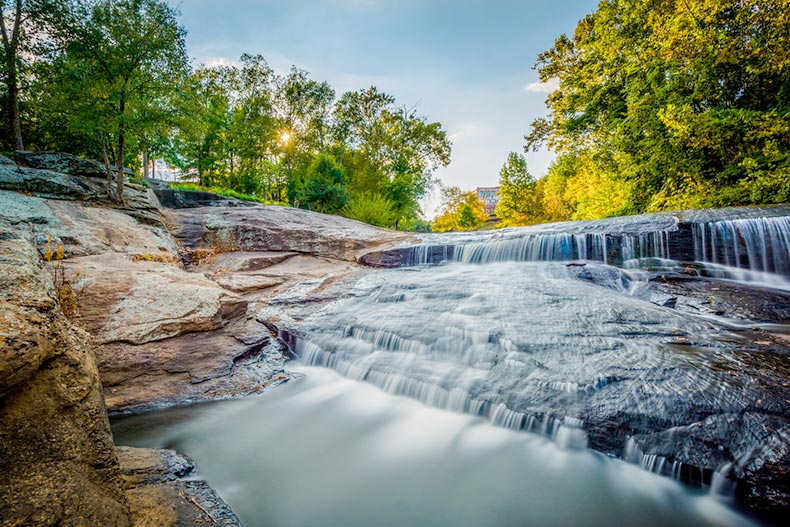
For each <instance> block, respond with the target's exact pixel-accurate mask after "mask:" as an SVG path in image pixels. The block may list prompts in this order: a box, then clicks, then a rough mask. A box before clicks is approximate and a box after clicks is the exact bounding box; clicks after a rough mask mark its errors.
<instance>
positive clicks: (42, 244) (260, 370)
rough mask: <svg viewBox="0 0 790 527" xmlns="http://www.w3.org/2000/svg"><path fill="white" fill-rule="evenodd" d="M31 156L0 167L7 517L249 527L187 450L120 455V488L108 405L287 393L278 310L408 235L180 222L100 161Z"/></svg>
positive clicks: (275, 212) (221, 211)
mask: <svg viewBox="0 0 790 527" xmlns="http://www.w3.org/2000/svg"><path fill="white" fill-rule="evenodd" d="M15 157H16V161H17V162H18V163H19V164H20V165H23V166H17V164H15V163H14V162H13V161H11V160H10V159H8V158H5V157H4V158H2V159H0V286H1V287H0V399H2V406H1V407H0V518H2V523H3V524H4V525H5V524H8V525H28V524H35V525H113V526H123V525H129V524H130V522H132V521H136V522H137V523H138V524H143V525H190V524H195V525H199V524H202V523H205V522H209V523H213V524H217V525H237V524H238V523H237V520H236V519H235V516H234V515H233V514H232V512H231V511H230V510H229V509H228V508H227V506H226V505H225V504H224V503H223V502H222V500H220V499H219V498H218V497H217V496H216V495H215V494H214V493H213V491H211V489H209V488H208V486H207V485H206V484H205V483H204V482H199V481H191V480H190V481H186V480H182V479H179V478H180V477H182V476H184V475H185V474H186V472H184V473H181V472H179V470H176V469H175V468H174V467H175V465H178V463H175V464H174V461H173V460H174V459H182V458H178V456H175V454H167V455H165V454H162V453H147V454H145V455H143V454H142V453H140V452H137V453H130V452H129V451H123V450H122V451H121V453H122V458H123V462H124V472H123V476H124V479H123V480H122V479H121V474H120V472H119V465H118V461H117V458H116V453H115V450H114V448H113V444H112V437H111V435H110V431H109V426H108V422H107V412H106V410H105V404H106V405H107V407H108V408H109V409H110V410H111V411H114V412H128V411H134V410H140V409H144V408H151V407H155V406H160V405H169V404H180V403H184V402H187V401H193V400H200V399H206V398H215V397H225V396H233V395H240V394H247V393H255V392H259V391H261V390H263V389H265V388H267V387H269V386H273V385H276V384H278V383H280V382H283V381H284V380H286V379H287V378H288V374H287V373H285V371H284V369H283V365H284V362H285V360H286V359H287V357H288V350H287V349H286V348H285V342H284V340H283V336H282V335H280V333H279V331H278V328H277V325H276V316H273V315H272V314H271V313H268V312H264V311H265V309H262V308H264V307H266V306H267V305H269V304H270V303H272V305H274V304H276V303H277V302H276V300H275V299H276V298H278V297H279V296H282V295H284V294H285V295H286V296H287V292H288V291H290V290H291V289H292V288H294V287H296V286H297V285H298V286H299V288H300V289H299V291H300V292H302V293H304V292H309V291H312V290H320V289H321V288H322V287H324V285H325V284H326V283H329V282H331V281H333V280H336V279H337V278H338V277H339V276H344V275H346V274H348V273H349V272H351V271H353V270H354V268H355V264H354V261H355V259H356V257H357V256H358V254H359V253H360V252H361V251H364V250H366V249H368V248H369V247H389V246H391V245H394V244H395V243H398V242H401V241H404V240H407V239H408V237H407V236H405V235H402V234H393V233H390V232H388V231H384V230H382V229H376V228H373V227H370V226H367V225H364V224H361V223H358V222H353V221H351V220H346V219H343V218H337V217H326V216H323V215H319V214H314V213H310V212H306V211H300V210H291V209H285V208H281V207H264V206H258V205H253V206H248V204H240V203H237V202H233V201H232V200H226V201H224V202H223V201H212V202H211V205H213V206H212V207H201V208H193V209H189V210H178V211H170V212H168V211H167V210H164V209H162V207H161V205H160V203H159V201H158V199H157V197H156V195H154V193H153V192H152V191H151V190H150V189H148V188H145V187H143V186H139V185H135V184H131V183H127V184H126V187H125V191H124V202H123V203H122V204H120V205H119V204H116V203H114V202H113V200H112V199H111V198H110V196H108V195H107V191H106V182H105V180H104V177H105V173H104V168H103V166H102V165H101V164H99V163H96V162H91V161H85V160H82V159H79V158H75V157H73V156H68V155H63V154H54V153H35V154H33V153H26V152H17V153H16V156H15ZM212 199H213V198H212ZM199 201H200V200H198V202H199ZM171 228H172V231H173V232H174V233H175V234H176V236H175V237H174V236H173V235H172V234H171ZM241 250H243V252H241ZM44 255H46V256H47V258H46V259H45V258H43V257H42V256H44ZM47 259H48V260H50V261H45V260H47ZM184 263H186V264H187V269H185V266H184ZM300 294H301V293H300ZM64 295H65V296H64ZM63 298H69V299H70V300H69V301H70V302H73V303H74V304H75V305H73V306H70V310H71V311H73V313H72V314H71V315H70V317H71V319H69V318H67V317H66V316H65V315H64V314H63V311H62V310H61V308H60V305H59V299H61V300H62V299H63ZM94 352H95V356H94ZM100 379H101V382H100ZM102 385H103V388H102ZM102 389H103V394H104V398H103V397H102ZM105 401H106V403H105ZM162 456H165V457H162ZM165 458H167V459H165ZM157 459H158V460H159V461H156V462H154V461H155V460H157ZM152 460H153V461H152ZM163 460H164V461H167V462H166V463H165V462H164V461H163ZM149 462H151V463H149ZM179 463H180V462H179ZM142 465H145V467H143V468H141V466H142ZM164 465H166V466H167V468H166V469H162V468H161V467H162V466H164ZM187 465H189V464H188V463H187ZM157 466H158V467H159V468H156V467H157ZM185 466H186V465H185ZM130 467H131V468H130ZM182 468H183V467H182ZM188 468H189V469H190V470H191V465H189V466H188ZM142 474H146V475H145V476H142ZM141 478H142V479H141ZM130 505H131V513H132V517H130V516H129V507H130Z"/></svg>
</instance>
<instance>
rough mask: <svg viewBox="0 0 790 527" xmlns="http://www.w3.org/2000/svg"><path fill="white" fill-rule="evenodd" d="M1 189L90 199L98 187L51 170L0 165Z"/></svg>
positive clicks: (56, 197)
mask: <svg viewBox="0 0 790 527" xmlns="http://www.w3.org/2000/svg"><path fill="white" fill-rule="evenodd" d="M0 190H15V191H17V192H29V193H31V194H35V195H37V196H41V197H46V198H55V199H67V200H89V199H93V198H96V197H97V196H98V189H97V188H96V187H95V186H94V185H90V184H88V183H87V182H86V181H85V180H83V179H80V178H77V177H74V176H70V175H68V174H63V173H59V172H52V171H50V170H35V169H32V168H23V167H16V166H14V165H0Z"/></svg>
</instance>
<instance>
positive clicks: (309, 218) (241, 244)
mask: <svg viewBox="0 0 790 527" xmlns="http://www.w3.org/2000/svg"><path fill="white" fill-rule="evenodd" d="M173 217H174V220H175V221H176V222H177V226H176V228H175V230H174V234H175V236H176V238H177V239H178V241H179V243H180V244H181V245H183V246H185V247H187V248H190V249H193V250H194V249H202V250H209V249H211V250H213V251H214V252H217V253H223V252H234V251H246V252H298V253H308V254H312V255H316V256H323V257H326V258H334V259H338V260H347V261H356V259H357V257H358V256H359V255H360V254H361V253H362V252H367V251H370V250H372V249H373V248H376V247H379V246H382V247H389V246H391V245H394V244H396V243H400V242H404V241H407V240H411V239H412V236H411V235H410V234H407V233H401V232H394V231H389V230H386V229H381V228H378V227H373V226H371V225H368V224H365V223H361V222H358V221H355V220H350V219H348V218H342V217H340V216H330V215H326V214H318V213H316V212H310V211H306V210H301V209H292V208H288V207H277V206H271V205H255V206H250V207H241V208H236V207H202V208H197V209H183V210H176V211H173Z"/></svg>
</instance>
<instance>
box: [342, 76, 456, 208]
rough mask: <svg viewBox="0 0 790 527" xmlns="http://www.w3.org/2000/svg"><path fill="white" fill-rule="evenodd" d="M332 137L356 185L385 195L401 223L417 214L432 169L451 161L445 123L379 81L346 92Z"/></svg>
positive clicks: (355, 187)
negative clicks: (398, 101) (409, 105)
mask: <svg viewBox="0 0 790 527" xmlns="http://www.w3.org/2000/svg"><path fill="white" fill-rule="evenodd" d="M333 137H334V138H335V141H336V144H337V150H338V152H339V155H338V157H339V159H340V160H341V163H342V165H343V166H344V168H345V169H346V172H347V173H348V174H349V175H350V186H351V189H352V190H353V191H354V192H370V193H380V194H382V195H384V196H386V197H387V198H388V199H389V200H390V201H392V203H393V206H394V211H395V213H396V224H397V222H398V221H401V220H404V219H410V218H416V217H417V216H418V214H419V205H418V200H419V198H421V197H422V196H424V195H425V192H426V191H427V190H428V188H429V187H430V185H431V182H432V180H431V177H432V173H433V171H434V170H435V169H436V168H438V167H440V166H446V165H447V164H449V162H450V149H451V143H450V141H449V139H448V138H447V134H446V132H445V131H444V130H442V128H441V124H440V123H429V122H427V120H426V119H425V118H424V117H422V116H420V115H418V114H417V113H416V111H415V110H413V109H411V110H409V109H406V108H399V107H397V106H396V105H395V98H394V97H392V96H391V95H388V94H385V93H382V92H380V91H378V90H377V89H376V88H375V87H371V88H368V89H367V90H360V91H357V92H347V93H345V94H343V95H342V96H341V98H340V100H339V101H338V102H337V103H336V105H335V124H334V127H333Z"/></svg>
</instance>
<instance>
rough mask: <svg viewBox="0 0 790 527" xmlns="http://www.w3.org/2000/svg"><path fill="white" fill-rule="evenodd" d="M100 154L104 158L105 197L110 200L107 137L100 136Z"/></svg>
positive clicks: (110, 180)
mask: <svg viewBox="0 0 790 527" xmlns="http://www.w3.org/2000/svg"><path fill="white" fill-rule="evenodd" d="M101 153H102V156H103V157H104V170H105V172H107V197H108V198H110V199H112V168H110V156H108V155H107V137H106V136H105V135H104V134H103V133H102V134H101Z"/></svg>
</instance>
